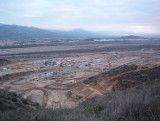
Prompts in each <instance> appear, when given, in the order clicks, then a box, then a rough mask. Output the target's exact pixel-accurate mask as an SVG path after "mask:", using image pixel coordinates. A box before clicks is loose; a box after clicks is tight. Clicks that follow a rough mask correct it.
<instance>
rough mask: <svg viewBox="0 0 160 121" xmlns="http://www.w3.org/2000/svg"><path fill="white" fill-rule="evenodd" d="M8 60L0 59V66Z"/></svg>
mask: <svg viewBox="0 0 160 121" xmlns="http://www.w3.org/2000/svg"><path fill="white" fill-rule="evenodd" d="M9 62H10V61H9V60H7V59H0V66H2V65H5V64H8V63H9Z"/></svg>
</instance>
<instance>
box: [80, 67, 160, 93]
mask: <svg viewBox="0 0 160 121" xmlns="http://www.w3.org/2000/svg"><path fill="white" fill-rule="evenodd" d="M158 78H160V66H159V65H157V66H154V67H150V68H149V67H145V68H139V67H138V66H136V65H123V66H120V67H117V68H115V69H112V70H110V71H107V72H104V73H102V74H99V75H97V76H93V77H90V78H88V79H86V80H84V81H83V83H84V84H86V85H88V86H90V87H92V88H94V89H95V90H97V91H99V92H100V93H101V94H104V93H106V92H110V91H116V89H126V88H129V87H132V86H135V85H137V84H140V83H143V82H148V81H153V80H155V79H158Z"/></svg>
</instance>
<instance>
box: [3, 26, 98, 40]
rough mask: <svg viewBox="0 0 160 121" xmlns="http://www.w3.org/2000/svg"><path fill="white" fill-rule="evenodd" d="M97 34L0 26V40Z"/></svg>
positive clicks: (61, 37)
mask: <svg viewBox="0 0 160 121" xmlns="http://www.w3.org/2000/svg"><path fill="white" fill-rule="evenodd" d="M94 37H100V36H99V35H98V34H95V33H92V32H89V31H85V30H79V29H78V30H72V31H60V30H45V29H39V28H35V27H26V26H18V25H4V24H0V40H22V41H23V40H50V39H52V40H54V39H69V38H94Z"/></svg>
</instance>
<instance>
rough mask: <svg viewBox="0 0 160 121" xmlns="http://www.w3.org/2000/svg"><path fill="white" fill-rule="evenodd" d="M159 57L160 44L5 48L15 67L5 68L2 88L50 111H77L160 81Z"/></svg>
mask: <svg viewBox="0 0 160 121" xmlns="http://www.w3.org/2000/svg"><path fill="white" fill-rule="evenodd" d="M45 48H46V49H45ZM159 53H160V42H159V41H146V42H144V41H135V42H133V41H128V42H126V41H114V42H90V43H89V42H72V43H70V44H66V43H59V44H58V45H51V46H36V47H24V48H23V47H22V48H16V47H8V48H1V49H0V57H1V58H2V59H8V60H10V61H9V62H8V64H6V63H3V64H2V65H1V66H0V71H1V73H0V88H1V89H7V90H9V91H13V92H16V93H18V94H21V95H22V96H23V97H24V98H26V99H28V100H31V101H32V102H37V103H39V104H40V105H42V106H44V107H52V108H58V107H74V106H76V105H77V104H79V103H80V102H83V101H85V100H86V99H87V98H92V97H94V96H97V95H103V94H104V93H107V92H111V91H116V89H123V88H126V87H128V86H130V87H132V85H135V84H136V83H141V82H142V81H144V82H145V81H151V80H154V79H156V78H159V72H160V55H159ZM6 61H7V60H6ZM135 80H136V81H135Z"/></svg>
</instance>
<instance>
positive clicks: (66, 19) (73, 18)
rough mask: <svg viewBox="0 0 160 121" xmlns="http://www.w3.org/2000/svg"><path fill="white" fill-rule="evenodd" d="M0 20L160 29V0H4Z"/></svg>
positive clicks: (103, 28)
mask: <svg viewBox="0 0 160 121" xmlns="http://www.w3.org/2000/svg"><path fill="white" fill-rule="evenodd" d="M0 23H3V24H16V25H23V26H34V27H39V28H47V29H56V30H72V29H76V28H81V29H85V30H92V31H127V32H140V33H160V0H0Z"/></svg>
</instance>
